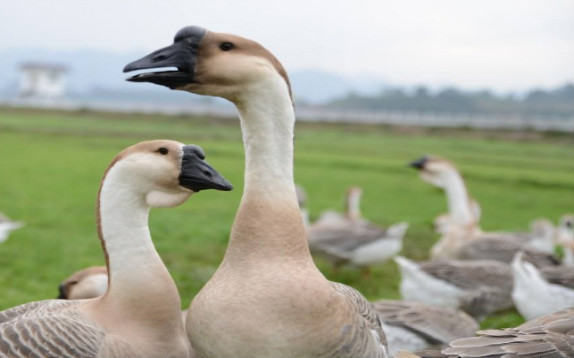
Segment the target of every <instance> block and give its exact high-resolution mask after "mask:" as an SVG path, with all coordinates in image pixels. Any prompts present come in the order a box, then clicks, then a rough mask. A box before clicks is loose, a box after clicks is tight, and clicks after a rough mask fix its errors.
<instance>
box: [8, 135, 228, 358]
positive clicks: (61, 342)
mask: <svg viewBox="0 0 574 358" xmlns="http://www.w3.org/2000/svg"><path fill="white" fill-rule="evenodd" d="M204 158H205V154H204V153H203V150H202V149H201V148H200V147H197V146H194V145H183V144H182V143H179V142H174V141H167V140H159V141H148V142H141V143H138V144H136V145H134V146H131V147H129V148H127V149H125V150H124V151H122V152H121V153H119V154H118V155H117V156H116V157H115V158H114V159H113V161H112V162H111V164H110V166H109V167H108V169H107V170H106V172H105V174H104V177H103V179H102V182H101V186H100V191H99V194H98V203H97V222H98V233H99V236H100V239H101V243H102V248H103V250H104V253H105V259H106V266H107V268H108V272H109V277H108V281H109V282H110V285H109V286H108V289H107V291H106V293H105V294H104V295H103V296H101V297H98V298H94V299H87V300H46V301H37V302H31V303H27V304H23V305H20V306H16V307H14V308H11V309H8V310H5V311H2V312H0V356H2V357H32V356H33V357H188V356H191V354H192V350H191V347H190V345H189V341H188V340H187V337H186V335H185V330H184V326H183V323H182V321H181V313H180V309H181V306H180V297H179V293H178V291H177V288H176V286H175V283H174V282H173V279H172V278H171V277H170V275H169V273H168V271H167V269H166V268H165V266H164V264H163V262H162V261H161V259H160V257H159V255H158V253H157V252H156V250H155V248H154V245H153V243H152V241H151V237H150V233H149V228H148V215H149V209H150V208H151V207H173V206H176V205H180V204H182V203H183V202H185V201H186V200H187V199H188V198H189V197H190V195H192V194H193V193H194V192H198V191H201V190H204V189H218V190H230V189H231V185H230V184H229V183H228V182H227V181H226V180H225V179H224V178H223V177H222V176H221V175H220V174H219V173H218V172H217V171H215V169H213V168H212V167H211V166H209V165H208V164H207V163H206V162H205V161H204ZM142 297H145V299H141V298H142Z"/></svg>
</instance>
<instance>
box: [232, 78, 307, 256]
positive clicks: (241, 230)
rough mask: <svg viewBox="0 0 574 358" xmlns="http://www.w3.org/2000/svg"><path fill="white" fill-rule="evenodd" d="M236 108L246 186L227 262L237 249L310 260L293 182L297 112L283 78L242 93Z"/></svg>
mask: <svg viewBox="0 0 574 358" xmlns="http://www.w3.org/2000/svg"><path fill="white" fill-rule="evenodd" d="M235 104H236V106H237V108H238V110H239V114H240V122H241V130H242V132H243V143H244V146H245V158H246V160H245V187H244V192H243V197H242V200H241V206H240V208H239V210H238V212H237V215H236V218H235V223H234V226H233V229H232V232H231V240H230V245H229V247H228V251H227V252H228V253H229V254H230V255H226V258H227V256H233V254H231V253H232V252H234V251H235V250H236V249H238V250H239V251H240V252H241V254H238V255H247V254H254V255H257V254H259V253H263V252H265V253H270V252H274V253H276V252H277V251H282V252H283V253H284V254H287V255H288V254H289V253H293V256H297V257H303V256H305V257H308V260H309V261H310V260H311V258H310V254H309V250H308V245H307V239H306V234H305V229H304V226H303V220H302V219H301V214H300V211H299V205H298V202H297V194H296V190H295V183H294V180H293V140H294V137H293V132H294V125H295V113H294V108H293V104H292V102H291V98H290V95H289V91H288V87H287V84H286V83H285V81H284V80H283V78H281V77H280V76H279V74H277V75H276V76H269V77H267V79H266V80H265V81H261V82H258V83H257V84H256V85H252V86H251V87H249V88H246V89H245V90H244V91H242V95H241V97H240V98H238V99H237V100H236V101H235ZM286 228H287V229H286ZM285 241H288V242H285ZM285 251H287V252H289V253H286V252H285ZM301 251H303V252H306V253H307V255H305V254H301ZM295 252H298V253H295Z"/></svg>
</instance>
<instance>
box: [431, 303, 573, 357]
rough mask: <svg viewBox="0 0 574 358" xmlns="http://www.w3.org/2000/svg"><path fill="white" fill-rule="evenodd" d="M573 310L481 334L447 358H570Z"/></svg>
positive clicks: (453, 347) (452, 348)
mask: <svg viewBox="0 0 574 358" xmlns="http://www.w3.org/2000/svg"><path fill="white" fill-rule="evenodd" d="M573 327H574V308H566V309H564V310H561V311H558V312H553V313H550V314H548V315H545V316H542V317H539V318H535V319H533V320H530V321H527V322H526V323H523V324H521V325H520V326H518V327H516V328H506V329H488V330H483V331H478V332H477V334H478V337H469V338H461V339H457V340H455V341H453V342H450V344H449V347H448V348H445V349H443V351H442V352H443V354H444V357H455V358H470V357H485V358H519V357H524V358H530V357H532V358H534V357H548V358H571V357H574V329H573Z"/></svg>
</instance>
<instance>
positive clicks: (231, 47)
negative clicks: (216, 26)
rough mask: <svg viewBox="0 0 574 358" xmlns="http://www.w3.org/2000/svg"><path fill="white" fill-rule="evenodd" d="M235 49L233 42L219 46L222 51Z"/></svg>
mask: <svg viewBox="0 0 574 358" xmlns="http://www.w3.org/2000/svg"><path fill="white" fill-rule="evenodd" d="M233 47H234V46H233V44H232V43H231V42H223V43H222V44H221V45H219V48H220V49H221V51H231V50H232V49H233Z"/></svg>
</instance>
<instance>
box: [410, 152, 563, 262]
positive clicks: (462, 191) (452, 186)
mask: <svg viewBox="0 0 574 358" xmlns="http://www.w3.org/2000/svg"><path fill="white" fill-rule="evenodd" d="M410 165H411V166H412V167H414V168H416V169H417V170H419V172H420V175H421V178H422V179H423V180H424V181H426V182H429V183H430V184H432V185H434V186H437V187H439V188H442V189H443V190H444V191H445V194H446V198H447V203H448V209H449V216H450V221H449V222H448V230H447V232H446V233H444V234H443V236H442V237H441V239H440V240H439V241H438V242H437V243H436V244H435V245H434V246H433V248H432V250H431V256H432V258H434V259H440V258H442V259H445V258H451V259H466V260H490V259H495V260H499V261H502V262H506V263H508V262H510V261H511V260H512V258H513V257H514V255H515V254H516V253H517V252H518V251H524V250H529V251H532V252H531V254H529V257H530V256H536V260H537V264H539V265H552V264H557V263H558V262H557V261H556V259H555V258H552V257H550V258H549V257H547V256H546V255H548V254H549V253H551V252H552V250H553V246H554V238H553V237H552V233H551V231H552V228H551V227H550V228H548V227H545V229H547V230H535V231H534V232H531V233H510V232H493V233H485V232H483V231H482V230H481V229H480V226H479V225H478V218H477V216H476V209H475V208H473V204H472V199H471V198H470V197H469V195H468V191H467V188H466V185H465V183H464V180H463V178H462V176H461V175H460V173H459V172H458V170H457V168H456V166H455V165H454V164H453V163H451V162H449V161H448V160H446V159H444V158H440V157H436V156H425V157H422V158H420V159H417V160H416V161H414V162H412V163H410ZM443 220H444V219H443ZM540 226H542V225H540ZM550 226H551V225H550ZM536 228H537V227H536ZM549 230H550V231H549ZM540 231H542V232H540ZM482 239H488V240H490V241H489V242H486V243H485V244H483V243H477V242H476V241H478V240H482ZM540 248H545V252H544V251H539V249H540ZM538 253H540V254H541V255H538Z"/></svg>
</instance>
